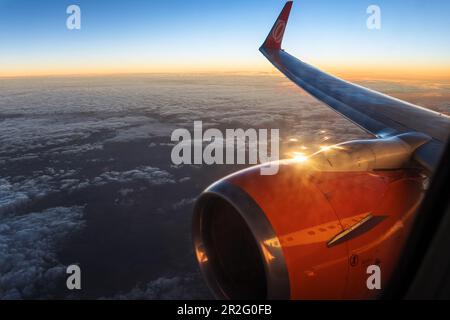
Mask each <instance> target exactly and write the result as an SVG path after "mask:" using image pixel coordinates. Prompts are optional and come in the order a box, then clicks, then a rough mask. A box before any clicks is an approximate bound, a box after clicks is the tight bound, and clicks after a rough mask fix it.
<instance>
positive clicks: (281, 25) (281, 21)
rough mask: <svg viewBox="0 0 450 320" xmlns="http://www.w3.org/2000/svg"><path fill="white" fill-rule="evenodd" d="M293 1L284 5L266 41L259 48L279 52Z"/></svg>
mask: <svg viewBox="0 0 450 320" xmlns="http://www.w3.org/2000/svg"><path fill="white" fill-rule="evenodd" d="M292 3H293V1H287V2H286V4H285V5H284V8H283V10H282V11H281V13H280V15H279V16H278V19H277V21H275V24H274V25H273V27H272V30H270V33H269V35H268V36H267V38H266V41H265V42H264V44H263V45H262V46H261V48H262V49H274V50H280V49H281V43H282V42H283V36H284V30H285V29H286V25H287V22H288V19H289V14H290V13H291V8H292Z"/></svg>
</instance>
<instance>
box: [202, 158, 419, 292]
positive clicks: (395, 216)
mask: <svg viewBox="0 0 450 320" xmlns="http://www.w3.org/2000/svg"><path fill="white" fill-rule="evenodd" d="M424 179H425V176H424V175H423V174H422V173H421V171H420V170H418V169H399V170H363V171H349V172H346V171H327V170H317V168H316V169H314V168H312V167H310V166H308V165H305V164H301V163H297V162H295V161H282V162H280V167H279V172H278V174H276V175H273V176H263V175H260V171H259V168H258V167H254V168H250V169H247V170H244V171H242V172H239V173H236V174H234V175H231V176H229V177H226V178H224V179H223V180H221V181H219V182H217V183H215V184H214V185H212V186H211V187H209V188H208V189H207V190H206V191H205V192H204V193H203V194H202V195H201V196H200V198H199V199H198V201H197V203H196V206H195V213H194V221H193V236H194V246H195V251H196V255H197V260H198V262H199V264H200V268H201V270H202V273H203V275H204V277H205V278H206V281H207V283H208V285H209V286H210V288H211V289H212V290H213V292H214V293H215V295H216V296H217V297H218V298H229V299H367V298H375V297H377V295H378V294H379V292H380V291H379V290H369V289H368V287H367V279H368V277H369V274H368V273H367V267H368V266H370V265H378V266H379V267H380V270H381V280H382V288H384V286H385V285H386V283H387V282H388V281H389V278H390V275H391V274H392V271H393V269H394V267H395V265H396V262H397V260H398V257H399V254H400V252H401V250H402V246H403V244H404V241H405V238H406V236H407V233H408V230H409V227H410V225H411V222H412V218H413V216H414V212H415V211H416V208H417V207H418V205H419V203H420V200H421V198H422V194H423V190H424Z"/></svg>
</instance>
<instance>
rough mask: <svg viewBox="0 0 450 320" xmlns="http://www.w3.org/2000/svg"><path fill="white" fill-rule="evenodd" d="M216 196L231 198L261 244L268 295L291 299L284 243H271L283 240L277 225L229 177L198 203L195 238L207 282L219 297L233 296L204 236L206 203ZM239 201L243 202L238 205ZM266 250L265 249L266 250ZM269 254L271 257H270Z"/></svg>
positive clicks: (194, 241) (195, 247)
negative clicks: (219, 276)
mask: <svg viewBox="0 0 450 320" xmlns="http://www.w3.org/2000/svg"><path fill="white" fill-rule="evenodd" d="M214 198H220V199H222V200H224V201H226V202H228V203H229V204H230V205H231V206H232V207H233V208H234V209H235V210H236V212H237V213H239V215H240V216H241V217H242V218H243V219H244V221H245V223H246V224H247V226H248V227H249V228H250V231H251V233H252V235H253V237H254V239H255V241H256V243H257V244H258V249H259V254H260V257H261V259H262V263H263V265H264V271H265V277H266V284H267V299H268V300H287V299H289V298H290V282H289V273H288V269H287V265H286V260H285V257H284V254H283V251H282V248H281V246H279V245H278V246H276V245H275V246H274V245H267V243H268V242H267V241H268V240H270V242H271V243H274V242H275V243H279V241H278V237H277V235H276V233H275V231H274V230H273V227H272V225H271V223H270V222H269V220H268V219H267V217H266V215H265V214H264V212H263V211H262V209H261V208H260V207H259V205H258V204H257V203H256V202H255V201H254V200H253V199H252V198H251V197H250V196H249V195H248V194H247V193H246V192H245V191H244V190H242V189H241V188H239V187H238V186H236V185H233V184H231V183H230V182H228V181H224V180H223V181H219V182H218V183H215V184H214V185H212V186H210V187H209V188H208V189H206V190H205V191H204V192H203V193H202V194H201V196H200V197H199V198H198V200H197V201H196V204H195V207H194V215H193V221H192V222H193V224H192V240H193V245H194V250H195V253H196V258H197V262H198V264H199V266H200V270H201V273H202V275H203V277H204V279H205V280H206V283H207V284H208V286H209V287H210V289H211V290H212V292H213V293H214V295H215V297H216V298H217V299H230V298H229V297H228V296H227V294H226V293H225V292H224V290H223V289H222V287H221V284H220V283H219V282H218V280H217V279H216V278H215V275H214V271H213V269H212V266H211V265H210V264H209V263H208V259H205V257H206V258H207V256H206V254H207V253H206V249H205V241H204V239H203V236H202V234H203V230H202V221H203V215H204V214H205V210H204V209H205V207H206V205H207V204H208V202H209V201H210V200H212V199H214ZM238 204H239V205H238ZM263 250H264V251H265V252H263ZM266 257H270V259H269V258H266Z"/></svg>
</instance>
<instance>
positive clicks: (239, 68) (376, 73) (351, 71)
mask: <svg viewBox="0 0 450 320" xmlns="http://www.w3.org/2000/svg"><path fill="white" fill-rule="evenodd" d="M316 66H318V67H319V68H320V69H322V70H323V71H325V72H328V73H331V74H333V75H336V76H338V77H341V78H344V79H381V80H395V79H398V80H450V65H448V66H447V65H442V66H441V65H413V66H408V65H383V66H364V65H351V66H342V65H331V64H326V63H324V64H320V63H319V64H316ZM175 73H178V74H228V73H229V74H242V75H247V74H248V75H254V74H258V73H264V74H268V75H280V73H279V72H278V71H277V70H276V69H274V68H273V67H272V66H271V65H269V64H267V65H265V66H264V65H261V64H256V65H248V66H247V65H244V64H242V65H235V64H216V65H212V64H204V65H201V64H192V65H188V64H174V65H168V64H160V65H156V66H151V65H141V66H139V65H123V66H121V67H118V66H116V65H106V64H104V65H100V66H87V67H86V66H84V67H83V66H68V67H62V66H53V67H52V66H47V67H44V66H42V67H36V66H29V67H27V66H23V67H22V68H8V67H5V66H3V67H2V68H1V71H0V78H16V77H45V76H112V75H126V74H175Z"/></svg>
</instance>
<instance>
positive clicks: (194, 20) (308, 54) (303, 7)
mask: <svg viewBox="0 0 450 320" xmlns="http://www.w3.org/2000/svg"><path fill="white" fill-rule="evenodd" d="M70 4H77V5H79V6H80V7H81V12H82V28H81V30H73V31H69V30H67V28H66V26H65V23H66V18H67V16H68V15H67V14H66V8H67V6H69V5H70ZM283 4H284V0H279V1H278V0H226V1H225V0H223V1H222V0H209V1H205V0H190V1H180V0H172V1H152V0H146V1H144V0H130V1H118V0H78V1H75V0H71V1H66V0H53V1H50V0H41V1H33V0H0V43H1V50H0V75H2V74H6V75H8V74H11V75H13V74H27V73H29V74H34V73H37V74H52V73H58V72H61V73H64V72H66V73H78V72H79V73H83V72H86V71H92V72H108V73H109V72H111V73H114V72H116V71H117V72H125V71H130V72H139V71H142V72H152V71H155V72H164V71H177V70H180V71H183V70H187V71H196V70H199V71H207V70H211V71H214V70H230V71H239V70H268V69H269V68H270V67H269V66H268V64H267V63H266V61H265V60H264V58H263V57H262V56H261V55H260V54H259V53H258V50H257V49H258V47H259V45H260V44H261V42H262V41H263V39H264V38H265V36H266V35H267V33H268V31H269V29H270V27H271V26H272V24H273V22H274V20H275V17H276V16H277V15H278V13H279V11H280V9H281V7H282V6H283ZM371 4H376V5H378V6H380V8H381V14H382V28H381V30H379V31H374V30H368V29H367V27H366V19H367V17H368V15H367V14H366V8H367V7H368V6H369V5H371ZM449 31H450V1H448V0H429V1H423V0H422V1H419V0H370V1H366V0H342V1H336V0H297V1H295V2H294V7H293V11H292V14H291V20H290V23H289V26H288V29H287V32H286V37H285V43H284V47H285V48H286V49H287V51H289V52H290V53H293V54H294V55H296V56H299V57H301V58H302V59H304V60H305V61H308V62H311V63H314V64H318V65H319V66H327V67H333V66H334V67H336V68H337V69H339V68H345V67H348V68H360V67H363V66H366V67H372V68H374V69H375V68H377V67H380V68H382V67H383V68H385V69H386V68H389V66H403V67H404V68H408V66H410V67H411V68H412V67H414V66H422V67H424V66H425V67H427V66H428V68H436V69H441V70H442V68H444V66H445V67H446V68H448V67H449V66H450V42H449V41H448V33H449Z"/></svg>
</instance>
